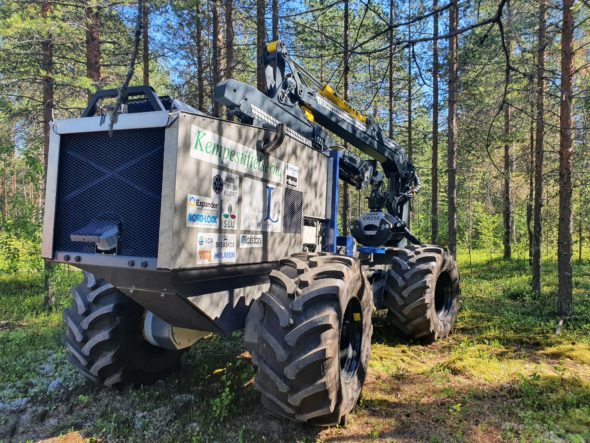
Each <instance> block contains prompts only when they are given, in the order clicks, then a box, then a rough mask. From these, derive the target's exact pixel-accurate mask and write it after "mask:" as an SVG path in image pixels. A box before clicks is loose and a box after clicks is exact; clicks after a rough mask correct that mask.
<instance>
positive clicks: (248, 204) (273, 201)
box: [240, 177, 283, 232]
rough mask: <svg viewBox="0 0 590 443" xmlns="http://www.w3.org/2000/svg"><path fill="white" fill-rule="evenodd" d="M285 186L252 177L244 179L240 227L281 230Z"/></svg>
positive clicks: (252, 229) (266, 230)
mask: <svg viewBox="0 0 590 443" xmlns="http://www.w3.org/2000/svg"><path fill="white" fill-rule="evenodd" d="M282 203H283V188H282V187H281V186H277V185H275V184H274V183H264V182H261V181H259V180H254V179H251V178H247V177H246V178H244V179H243V180H242V208H241V213H242V214H241V218H240V223H241V224H240V229H242V230H244V231H265V232H269V231H270V232H281V231H282V227H283V222H282V217H283V215H282V211H283V209H282Z"/></svg>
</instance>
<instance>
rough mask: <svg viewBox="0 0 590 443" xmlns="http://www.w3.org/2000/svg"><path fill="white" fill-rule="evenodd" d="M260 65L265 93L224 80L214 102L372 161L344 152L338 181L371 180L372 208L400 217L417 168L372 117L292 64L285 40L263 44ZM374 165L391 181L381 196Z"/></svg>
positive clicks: (358, 183)
mask: <svg viewBox="0 0 590 443" xmlns="http://www.w3.org/2000/svg"><path fill="white" fill-rule="evenodd" d="M264 65H265V75H266V89H267V91H266V94H264V93H262V92H260V91H258V90H257V89H256V88H254V87H252V86H249V85H246V84H244V83H241V82H238V81H236V80H225V81H223V82H221V83H219V85H217V86H216V87H215V93H214V97H215V100H217V101H218V102H219V103H221V104H223V105H225V106H227V107H228V108H229V109H230V111H231V112H232V113H233V114H234V115H235V116H237V117H238V118H239V119H240V120H241V121H243V122H244V123H251V124H259V125H261V126H270V127H276V126H277V125H278V124H283V125H284V126H285V131H286V133H287V134H289V135H290V136H292V137H294V138H296V139H298V140H300V141H302V142H303V143H304V144H306V145H308V146H309V147H311V148H314V149H318V150H326V149H333V148H334V146H333V143H332V142H331V141H330V139H329V137H328V136H327V134H326V131H325V130H328V131H330V132H332V133H333V134H335V135H336V136H338V137H340V138H341V139H342V140H344V141H345V142H346V143H348V144H350V145H352V146H354V147H356V148H357V149H359V150H360V151H361V152H363V153H365V154H367V155H368V156H369V157H371V158H372V159H373V160H362V159H360V158H358V157H356V156H354V155H353V154H352V153H349V152H347V153H345V154H344V155H343V156H342V159H341V161H340V171H341V178H342V179H343V180H345V181H346V182H348V183H351V184H352V185H353V186H355V187H357V188H359V189H360V188H361V187H364V186H365V185H366V184H367V183H368V182H371V184H372V185H373V190H374V192H372V193H371V195H372V199H370V201H369V204H370V206H371V210H374V211H379V210H380V209H381V208H383V206H386V207H387V209H388V211H389V212H390V213H392V214H394V215H401V205H403V204H404V203H406V202H407V201H408V200H409V199H410V198H411V196H412V195H413V193H414V192H416V191H417V190H418V188H419V181H418V178H417V176H416V174H415V169H414V167H413V165H412V164H411V163H410V162H409V161H408V159H407V157H406V155H405V153H404V151H403V149H402V148H401V147H400V146H399V145H397V144H396V143H395V142H394V141H392V140H390V139H389V138H388V137H386V135H385V133H384V131H383V130H382V128H381V127H380V126H379V125H378V124H377V123H376V122H374V120H373V119H371V118H369V117H365V116H363V115H362V114H361V113H359V112H358V111H356V110H354V109H353V108H352V107H351V106H350V105H349V104H348V103H347V102H346V101H344V100H343V99H341V98H340V97H338V96H337V95H336V93H335V92H334V91H333V89H332V88H331V87H330V86H328V85H322V84H321V83H320V82H319V81H318V80H317V79H315V78H314V77H313V76H312V75H311V74H309V73H308V72H307V71H306V70H305V68H303V67H302V66H300V65H299V64H298V63H297V62H295V61H294V60H293V59H292V58H291V57H290V56H289V54H288V52H287V49H286V47H285V44H284V43H283V42H281V41H276V42H272V43H269V44H267V45H266V51H265V54H264ZM375 161H377V162H379V163H380V164H381V165H382V167H383V171H384V173H385V176H386V177H387V179H388V180H389V186H388V190H387V192H385V193H384V192H382V191H381V187H382V180H376V178H377V176H376V175H375V174H374V173H375V172H376V171H375ZM379 206H380V208H379ZM400 218H401V217H400Z"/></svg>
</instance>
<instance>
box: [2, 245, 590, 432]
mask: <svg viewBox="0 0 590 443" xmlns="http://www.w3.org/2000/svg"><path fill="white" fill-rule="evenodd" d="M459 266H460V270H461V279H462V281H461V287H462V299H463V307H462V311H461V313H460V317H459V321H458V324H457V331H456V333H455V334H454V335H453V336H451V337H450V338H449V339H447V340H444V341H441V342H438V343H435V344H433V345H430V346H424V345H421V344H418V343H412V342H406V341H403V340H400V339H399V338H398V337H396V336H395V334H394V333H392V332H391V330H390V329H389V328H388V325H387V322H386V321H385V316H384V315H383V314H382V313H379V314H378V315H377V316H376V318H375V321H374V336H373V341H374V343H373V347H372V358H371V361H370V371H369V373H368V377H367V381H366V384H365V388H364V390H363V398H362V400H361V401H360V403H359V406H358V407H357V408H356V409H355V411H354V412H353V413H352V414H351V416H350V417H349V420H348V425H347V426H346V427H336V428H330V429H316V428H309V427H306V426H301V425H298V424H294V423H291V422H289V421H286V420H283V419H280V418H277V417H274V416H272V415H270V414H269V413H267V412H266V411H265V410H264V409H263V408H262V407H261V406H260V404H259V400H258V394H257V392H256V391H255V390H254V387H253V375H254V369H253V366H252V365H251V363H250V360H249V359H248V358H247V355H244V348H243V344H242V336H241V334H240V333H236V334H233V335H231V336H228V337H217V336H211V337H209V338H206V339H204V340H202V341H201V342H199V343H198V344H197V345H196V346H194V347H193V348H192V349H191V350H190V351H188V352H186V353H185V355H184V356H183V364H182V368H181V370H180V371H179V372H177V373H176V374H174V375H172V376H171V377H170V378H168V379H166V380H165V381H162V382H159V383H156V384H155V385H154V386H150V387H143V388H139V389H126V390H123V391H104V390H103V391H101V390H96V389H95V388H93V387H92V386H89V385H87V384H86V383H85V382H84V380H83V379H82V378H81V377H80V376H79V375H78V374H77V373H76V372H75V371H74V370H73V369H72V368H71V366H70V364H69V363H68V362H67V360H66V356H65V353H64V351H63V347H62V344H61V340H62V334H63V332H62V320H61V310H62V309H63V308H64V307H65V306H66V305H67V304H68V303H69V295H68V292H69V288H70V287H71V286H73V285H75V284H77V283H78V282H79V281H80V280H81V275H80V273H79V272H78V271H75V270H71V269H68V268H62V269H58V270H57V271H56V272H55V274H54V275H53V277H52V280H53V283H54V287H55V294H56V301H57V307H58V308H57V309H56V310H55V311H47V310H46V309H45V307H44V306H43V300H44V292H43V279H42V275H41V274H40V273H39V272H32V271H31V272H22V273H20V272H19V273H15V274H3V275H0V367H1V368H2V371H0V408H4V411H5V412H3V413H2V414H0V416H1V417H0V432H2V431H3V430H6V429H9V428H10V426H12V424H11V423H12V422H11V420H16V421H17V425H16V426H17V427H16V434H15V435H16V437H15V439H17V440H27V439H36V438H41V437H50V436H56V435H60V434H67V433H68V432H70V431H77V432H80V434H81V435H83V436H84V437H85V438H94V439H97V440H104V441H162V442H174V441H187V442H193V441H194V442H200V441H240V442H241V441H256V442H258V441H277V440H282V441H309V442H315V441H344V440H348V441H399V440H402V441H444V442H448V441H494V440H508V441H548V440H559V439H563V440H565V441H573V442H582V441H588V440H590V418H589V417H590V385H589V384H590V263H587V262H584V263H582V264H579V263H575V273H574V286H575V294H574V296H575V301H574V303H575V315H574V317H573V318H572V319H571V321H569V322H567V323H566V325H565V327H564V328H563V330H562V334H561V335H560V336H556V335H555V327H556V320H555V301H556V300H555V294H556V291H557V282H556V266H555V263H554V262H551V261H548V262H545V263H543V291H542V296H541V297H540V299H538V300H536V299H533V298H532V297H531V294H530V291H529V285H530V282H529V267H528V263H527V262H526V260H518V259H517V260H509V261H506V260H502V259H499V258H490V257H489V256H488V255H487V254H477V253H474V254H472V256H471V260H470V261H469V260H468V258H467V257H464V256H460V257H459ZM15 402H16V403H15ZM19 402H20V403H19ZM23 402H24V404H22V403H23ZM15 405H16V406H15ZM7 406H10V407H11V408H13V409H12V410H10V411H8V410H7V409H6V407H7ZM6 411H8V412H6Z"/></svg>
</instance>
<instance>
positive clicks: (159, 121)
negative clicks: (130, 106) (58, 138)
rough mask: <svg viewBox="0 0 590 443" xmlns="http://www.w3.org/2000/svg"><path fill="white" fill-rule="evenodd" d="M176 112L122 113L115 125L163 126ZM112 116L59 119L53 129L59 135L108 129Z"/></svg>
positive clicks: (131, 127)
mask: <svg viewBox="0 0 590 443" xmlns="http://www.w3.org/2000/svg"><path fill="white" fill-rule="evenodd" d="M174 115H175V114H170V113H169V112H168V111H153V112H138V113H136V114H121V115H119V116H118V120H117V123H116V124H115V126H114V128H113V129H114V130H115V131H121V130H124V129H139V128H161V127H163V126H166V125H167V124H168V123H169V121H172V120H173V119H174ZM109 124H110V117H108V116H100V117H85V118H69V119H64V120H58V121H57V122H55V124H54V125H53V131H54V132H55V133H56V134H58V135H63V134H78V133H82V132H100V131H108V130H109Z"/></svg>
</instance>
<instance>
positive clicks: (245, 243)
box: [240, 234, 263, 248]
mask: <svg viewBox="0 0 590 443" xmlns="http://www.w3.org/2000/svg"><path fill="white" fill-rule="evenodd" d="M262 242H263V239H262V234H242V235H240V248H262Z"/></svg>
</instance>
